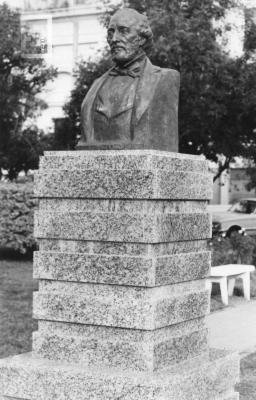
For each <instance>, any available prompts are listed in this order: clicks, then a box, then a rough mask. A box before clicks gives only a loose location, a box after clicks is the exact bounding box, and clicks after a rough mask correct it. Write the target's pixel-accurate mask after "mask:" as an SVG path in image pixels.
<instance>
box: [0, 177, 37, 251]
mask: <svg viewBox="0 0 256 400" xmlns="http://www.w3.org/2000/svg"><path fill="white" fill-rule="evenodd" d="M0 204H1V205H0V247H3V248H10V249H13V250H15V251H18V252H20V253H22V254H25V253H27V252H28V251H29V250H31V249H33V248H34V247H35V239H34V237H33V225H34V210H35V207H36V204H37V201H36V200H35V199H34V198H33V183H32V182H26V183H2V182H1V183H0Z"/></svg>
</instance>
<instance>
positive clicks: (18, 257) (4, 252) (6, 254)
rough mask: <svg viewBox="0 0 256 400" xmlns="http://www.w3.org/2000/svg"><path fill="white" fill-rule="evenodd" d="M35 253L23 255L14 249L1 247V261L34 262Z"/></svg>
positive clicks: (29, 252)
mask: <svg viewBox="0 0 256 400" xmlns="http://www.w3.org/2000/svg"><path fill="white" fill-rule="evenodd" d="M33 251H34V250H29V251H28V252H27V253H26V254H21V253H19V252H18V251H15V250H13V249H9V248H6V247H0V260H14V261H32V259H33Z"/></svg>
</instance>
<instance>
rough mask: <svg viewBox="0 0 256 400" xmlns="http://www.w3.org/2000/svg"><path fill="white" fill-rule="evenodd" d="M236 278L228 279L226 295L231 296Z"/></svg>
mask: <svg viewBox="0 0 256 400" xmlns="http://www.w3.org/2000/svg"><path fill="white" fill-rule="evenodd" d="M235 281H236V278H229V279H228V295H229V296H233V293H234V287H235Z"/></svg>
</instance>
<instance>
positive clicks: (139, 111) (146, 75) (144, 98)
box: [81, 58, 161, 142]
mask: <svg viewBox="0 0 256 400" xmlns="http://www.w3.org/2000/svg"><path fill="white" fill-rule="evenodd" d="M112 69H113V68H111V69H110V70H109V71H107V72H106V73H105V74H104V75H102V77H100V78H99V79H98V80H97V81H95V82H94V84H93V85H92V87H91V88H90V90H89V91H88V93H87V95H86V97H85V99H84V101H83V103H82V107H81V114H82V118H81V122H82V128H83V132H84V133H85V135H86V141H90V142H91V141H93V133H94V132H93V111H94V103H95V100H96V97H97V94H98V92H99V90H100V88H101V87H102V86H103V84H104V83H105V81H106V79H107V78H108V75H109V72H110V71H111V70H112ZM160 72H161V68H159V67H156V66H155V65H152V64H151V62H150V61H149V59H148V58H147V59H146V63H145V67H144V70H143V73H142V76H141V78H140V80H139V83H138V89H137V91H136V96H135V101H134V120H133V124H134V125H135V126H136V125H137V124H138V122H139V120H140V119H141V117H142V115H143V114H144V112H145V111H146V110H147V108H148V107H149V105H150V102H151V101H152V98H153V96H154V93H155V89H156V87H157V85H158V82H159V80H160V77H161V73H160Z"/></svg>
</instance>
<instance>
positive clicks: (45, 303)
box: [34, 279, 209, 330]
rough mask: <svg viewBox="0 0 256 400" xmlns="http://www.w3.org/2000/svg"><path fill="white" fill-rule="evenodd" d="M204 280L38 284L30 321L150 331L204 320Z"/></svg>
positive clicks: (206, 294) (206, 293)
mask: <svg viewBox="0 0 256 400" xmlns="http://www.w3.org/2000/svg"><path fill="white" fill-rule="evenodd" d="M205 286H206V285H205V280H203V279H201V280H197V281H191V282H183V283H178V284H174V285H167V286H159V287H155V288H144V287H132V286H120V285H102V284H88V283H75V282H59V281H42V280H41V281H39V291H38V292H37V293H34V318H36V319H39V320H50V321H60V322H61V321H63V322H70V323H81V324H87V325H101V326H102V325H103V326H114V327H120V328H132V329H145V330H153V329H157V328H162V327H165V326H169V325H173V324H177V323H180V322H183V321H186V320H191V319H194V318H198V317H201V316H204V315H206V314H207V313H208V311H209V291H208V290H206V289H205Z"/></svg>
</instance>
